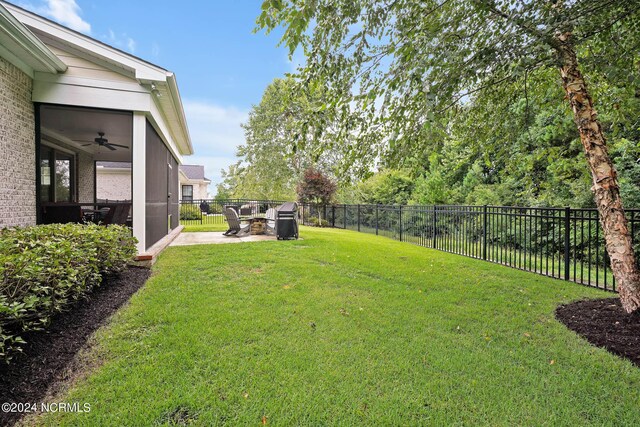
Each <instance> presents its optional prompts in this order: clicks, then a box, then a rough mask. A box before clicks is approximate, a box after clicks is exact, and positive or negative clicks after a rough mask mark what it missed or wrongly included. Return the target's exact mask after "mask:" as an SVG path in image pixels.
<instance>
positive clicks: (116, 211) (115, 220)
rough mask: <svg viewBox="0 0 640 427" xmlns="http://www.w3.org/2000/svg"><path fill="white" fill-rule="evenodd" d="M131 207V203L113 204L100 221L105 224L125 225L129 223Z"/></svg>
mask: <svg viewBox="0 0 640 427" xmlns="http://www.w3.org/2000/svg"><path fill="white" fill-rule="evenodd" d="M130 209H131V204H130V203H121V204H117V205H111V206H110V207H109V212H107V214H106V215H105V217H104V218H103V219H102V220H101V221H100V222H101V223H102V224H103V225H110V224H117V225H125V224H126V223H127V217H128V216H129V210H130Z"/></svg>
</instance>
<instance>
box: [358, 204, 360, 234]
mask: <svg viewBox="0 0 640 427" xmlns="http://www.w3.org/2000/svg"><path fill="white" fill-rule="evenodd" d="M358 231H360V204H358Z"/></svg>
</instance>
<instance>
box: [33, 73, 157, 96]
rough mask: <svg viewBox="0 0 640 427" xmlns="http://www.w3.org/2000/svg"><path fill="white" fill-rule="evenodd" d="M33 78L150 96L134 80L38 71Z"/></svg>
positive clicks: (147, 91)
mask: <svg viewBox="0 0 640 427" xmlns="http://www.w3.org/2000/svg"><path fill="white" fill-rule="evenodd" d="M34 79H35V80H37V81H40V82H48V83H56V84H61V85H71V86H86V87H96V88H102V89H111V90H116V91H122V92H136V93H142V94H146V95H149V96H150V92H149V90H147V89H146V88H145V87H144V86H141V85H139V84H138V83H135V82H131V83H129V82H118V81H113V80H102V79H93V78H87V77H75V76H67V75H65V74H57V75H53V74H46V73H38V72H36V73H35V74H34Z"/></svg>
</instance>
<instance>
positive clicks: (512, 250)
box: [300, 205, 640, 291]
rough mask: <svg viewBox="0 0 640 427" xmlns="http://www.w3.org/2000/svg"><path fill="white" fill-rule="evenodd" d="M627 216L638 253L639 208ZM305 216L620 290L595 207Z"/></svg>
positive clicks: (308, 211) (343, 210)
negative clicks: (617, 287)
mask: <svg viewBox="0 0 640 427" xmlns="http://www.w3.org/2000/svg"><path fill="white" fill-rule="evenodd" d="M626 214H627V218H628V220H629V226H630V231H631V234H632V237H633V241H634V249H635V252H636V255H640V245H639V244H638V243H639V242H640V235H638V234H639V233H640V227H638V225H640V210H639V209H630V210H627V211H626ZM300 215H301V220H302V222H303V223H304V224H307V225H308V224H317V223H318V218H319V219H320V220H322V222H324V221H326V224H327V225H328V226H330V227H336V228H344V229H350V230H356V231H360V232H365V233H373V234H376V235H381V236H386V237H390V238H392V239H396V240H400V241H402V242H409V243H414V244H416V245H419V246H424V247H427V248H433V249H438V250H441V251H445V252H450V253H455V254H459V255H465V256H468V257H471V258H477V259H482V260H486V261H490V262H494V263H497V264H502V265H506V266H509V267H514V268H517V269H521V270H525V271H531V272H535V273H538V274H542V275H545V276H549V277H555V278H558V279H563V280H568V281H573V282H576V283H580V284H583V285H587V286H593V287H597V288H601V289H605V290H608V291H616V283H615V279H614V277H613V274H612V273H611V268H610V263H609V258H608V256H607V253H606V249H605V245H604V238H603V236H602V233H601V230H600V224H599V219H598V212H597V210H595V209H572V208H568V207H567V208H532V207H514V206H452V205H443V206H398V205H394V206H388V205H330V206H324V205H305V206H302V208H301V213H300ZM637 258H640V257H638V256H637Z"/></svg>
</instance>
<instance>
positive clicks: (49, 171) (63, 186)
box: [40, 145, 76, 202]
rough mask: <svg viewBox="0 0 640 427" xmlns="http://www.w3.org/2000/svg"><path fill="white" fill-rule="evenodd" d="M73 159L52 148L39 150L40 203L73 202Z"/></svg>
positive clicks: (74, 189)
mask: <svg viewBox="0 0 640 427" xmlns="http://www.w3.org/2000/svg"><path fill="white" fill-rule="evenodd" d="M75 194H76V186H75V157H74V156H73V155H72V154H67V153H62V152H60V151H57V150H54V149H53V148H50V147H47V146H44V145H43V146H42V147H41V149H40V201H42V202H74V201H75Z"/></svg>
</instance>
